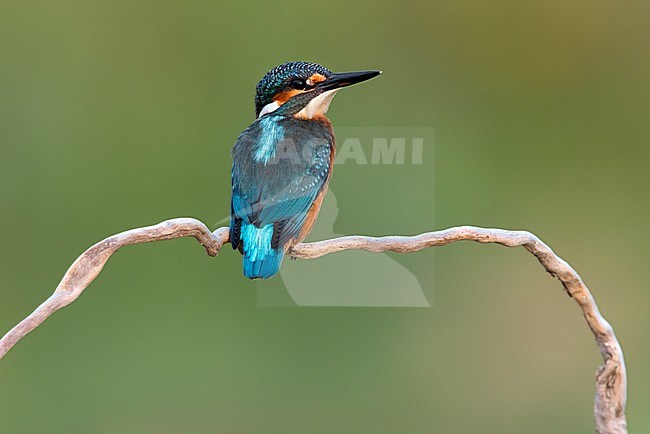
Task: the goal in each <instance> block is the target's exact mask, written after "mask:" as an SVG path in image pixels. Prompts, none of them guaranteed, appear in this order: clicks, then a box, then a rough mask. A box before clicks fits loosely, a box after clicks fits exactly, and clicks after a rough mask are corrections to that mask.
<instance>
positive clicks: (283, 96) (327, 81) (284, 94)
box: [255, 62, 381, 119]
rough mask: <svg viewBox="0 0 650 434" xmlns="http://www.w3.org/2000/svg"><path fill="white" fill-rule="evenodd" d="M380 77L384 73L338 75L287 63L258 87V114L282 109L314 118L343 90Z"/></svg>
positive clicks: (313, 65) (321, 68)
mask: <svg viewBox="0 0 650 434" xmlns="http://www.w3.org/2000/svg"><path fill="white" fill-rule="evenodd" d="M379 74H381V71H358V72H341V73H335V72H332V71H330V70H329V69H327V68H325V67H324V66H321V65H318V64H316V63H310V62H287V63H283V64H282V65H280V66H276V67H275V68H273V69H271V70H270V71H269V72H267V73H266V75H265V76H264V77H263V78H262V80H260V82H259V83H258V84H257V92H256V94H255V114H256V116H257V117H258V118H259V117H262V116H264V115H265V114H267V113H272V112H274V111H276V110H278V109H279V108H280V107H282V110H281V113H282V114H283V115H287V116H295V117H299V118H305V119H311V118H314V117H316V116H320V115H323V114H324V113H325V112H326V111H327V108H328V107H329V105H330V102H331V101H332V98H333V97H334V94H336V92H337V91H338V90H339V89H340V88H342V87H345V86H350V85H352V84H355V83H360V82H362V81H365V80H368V79H371V78H373V77H376V76H377V75H379Z"/></svg>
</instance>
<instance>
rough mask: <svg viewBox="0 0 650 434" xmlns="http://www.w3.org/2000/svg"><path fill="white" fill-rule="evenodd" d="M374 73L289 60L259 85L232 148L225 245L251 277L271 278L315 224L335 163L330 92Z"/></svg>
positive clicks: (245, 273) (269, 73) (272, 70)
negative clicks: (250, 115)
mask: <svg viewBox="0 0 650 434" xmlns="http://www.w3.org/2000/svg"><path fill="white" fill-rule="evenodd" d="M379 74H381V71H357V72H343V73H333V72H332V71H330V70H329V69H327V68H325V67H324V66H321V65H318V64H316V63H310V62H287V63H284V64H282V65H280V66H276V67H275V68H273V69H271V70H270V71H269V72H268V73H267V74H266V75H265V76H264V77H263V78H262V80H260V82H259V83H258V84H257V88H256V93H255V116H256V118H257V119H256V120H255V121H254V122H253V123H252V124H251V125H250V126H249V127H248V128H246V129H245V130H244V132H242V133H241V134H240V135H239V137H238V138H237V141H236V142H235V145H234V146H233V149H232V157H233V165H232V174H231V178H232V195H231V201H230V210H231V212H230V243H231V244H232V247H233V249H238V250H239V252H240V253H241V254H242V255H243V266H244V275H245V276H246V277H248V278H249V279H257V278H261V279H268V278H270V277H272V276H274V275H275V274H276V273H277V272H278V270H279V269H280V265H281V264H282V259H283V258H284V255H285V254H286V253H287V252H288V251H290V249H291V248H292V247H293V246H295V245H296V244H298V243H300V242H301V241H302V240H304V239H305V237H306V236H307V235H308V234H309V232H310V231H311V229H312V227H313V225H314V222H315V220H316V217H317V216H318V212H319V211H320V207H321V204H322V202H323V197H324V196H325V193H326V192H327V186H328V184H329V181H330V178H331V177H332V167H333V164H334V152H335V137H334V130H333V128H332V123H331V122H330V121H329V119H327V117H326V116H325V113H326V112H327V109H328V108H329V105H330V103H331V102H332V98H333V97H334V95H335V94H336V92H338V91H339V90H340V89H341V88H343V87H346V86H350V85H353V84H356V83H360V82H362V81H365V80H369V79H371V78H373V77H376V76H377V75H379Z"/></svg>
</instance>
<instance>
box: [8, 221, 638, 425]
mask: <svg viewBox="0 0 650 434" xmlns="http://www.w3.org/2000/svg"><path fill="white" fill-rule="evenodd" d="M181 237H194V238H196V239H197V241H198V242H199V243H200V244H201V245H203V246H204V247H205V250H206V252H207V254H208V255H210V256H216V255H217V254H218V253H219V251H220V250H221V248H222V247H223V245H224V244H225V243H227V242H228V228H225V227H223V228H219V229H217V230H216V231H214V232H210V230H209V229H208V228H207V227H206V226H205V225H204V224H203V223H201V222H200V221H198V220H196V219H192V218H178V219H172V220H167V221H164V222H162V223H159V224H157V225H155V226H147V227H143V228H138V229H132V230H130V231H126V232H122V233H120V234H117V235H113V236H111V237H109V238H106V239H105V240H103V241H100V242H99V243H97V244H95V245H94V246H92V247H91V248H89V249H88V250H86V251H85V252H84V253H83V254H82V255H81V256H80V257H79V258H77V260H76V261H75V262H74V263H73V264H72V265H71V266H70V268H69V269H68V271H67V272H66V274H65V275H64V276H63V279H62V280H61V283H59V286H57V288H56V290H55V291H54V293H53V294H52V295H51V296H50V298H48V299H47V300H46V301H45V302H44V303H43V304H41V305H40V306H39V307H38V308H37V309H36V310H35V311H34V312H33V313H32V314H31V315H29V316H28V317H27V318H25V319H24V320H22V321H21V322H20V323H18V325H16V326H15V327H14V328H13V329H11V330H10V331H9V332H8V333H7V334H6V335H5V336H4V337H3V338H2V339H0V358H2V357H4V355H5V354H6V353H7V352H8V351H9V350H10V349H11V348H12V347H13V346H14V345H15V344H16V343H17V342H18V341H19V340H20V339H22V338H23V337H24V336H25V335H27V334H28V333H29V332H31V331H32V330H34V329H35V328H36V327H38V326H39V325H40V324H41V323H42V322H43V321H45V320H46V319H47V318H48V317H49V316H50V315H52V314H53V313H54V312H56V311H57V310H59V309H61V308H62V307H65V306H67V305H68V304H70V303H72V302H73V301H74V300H76V299H77V298H78V297H79V295H81V293H82V292H83V291H84V289H86V287H87V286H88V285H89V284H90V283H91V282H92V281H93V280H94V279H95V277H97V275H98V274H99V273H100V272H101V270H102V268H103V267H104V265H105V264H106V261H108V258H109V257H110V256H111V255H112V254H113V253H115V252H116V251H117V250H118V249H119V248H121V247H124V246H128V245H131V244H140V243H148V242H153V241H162V240H170V239H173V238H181ZM463 240H467V241H474V242H478V243H496V244H501V245H503V246H507V247H517V246H522V247H524V248H525V249H526V250H528V251H529V252H530V253H532V254H533V255H534V256H535V257H536V258H537V259H538V260H539V262H540V263H541V264H542V266H543V267H544V268H545V269H546V271H548V272H549V273H550V274H551V275H552V276H553V277H555V278H557V279H558V280H559V281H560V282H561V283H562V285H563V286H564V288H565V290H566V292H567V294H568V295H569V296H570V297H572V298H573V299H574V300H575V301H576V302H577V303H578V305H579V306H580V309H581V310H582V313H583V315H584V318H585V320H586V322H587V325H588V326H589V329H590V330H591V332H592V333H593V335H594V337H595V339H596V343H597V344H598V348H599V349H600V354H601V356H602V358H603V362H604V364H603V366H601V367H599V369H598V371H597V372H596V397H595V402H594V416H595V418H596V430H597V431H598V432H599V433H601V434H605V433H616V434H618V433H626V432H627V422H626V418H625V404H626V395H627V391H626V381H627V379H626V372H625V362H624V360H623V351H622V349H621V346H620V344H619V343H618V340H617V339H616V335H615V334H614V330H613V329H612V326H611V325H610V324H609V323H608V322H607V320H605V318H603V316H602V315H601V314H600V311H599V310H598V306H597V305H596V301H595V300H594V298H593V297H592V295H591V292H590V291H589V289H588V288H587V286H586V285H585V284H584V282H583V281H582V279H581V278H580V275H579V274H578V273H577V272H576V271H575V270H574V269H573V268H572V267H571V266H570V265H569V264H568V263H567V262H565V261H564V260H563V259H562V258H560V257H559V256H557V255H556V254H555V253H554V252H553V250H551V248H550V247H549V246H547V245H546V244H544V243H543V242H542V241H541V240H540V239H539V238H537V237H536V236H535V235H533V234H531V233H529V232H525V231H507V230H503V229H485V228H478V227H473V226H461V227H455V228H450V229H445V230H442V231H437V232H427V233H424V234H421V235H416V236H412V237H401V236H389V237H366V236H348V237H341V238H334V239H331V240H325V241H318V242H315V243H304V244H298V245H296V246H295V247H294V248H293V249H292V250H291V252H290V254H291V256H292V257H294V258H300V259H314V258H318V257H320V256H324V255H327V254H330V253H335V252H340V251H342V250H366V251H368V252H373V253H378V252H385V251H393V252H398V253H412V252H417V251H419V250H422V249H426V248H429V247H436V246H444V245H446V244H449V243H453V242H456V241H463Z"/></svg>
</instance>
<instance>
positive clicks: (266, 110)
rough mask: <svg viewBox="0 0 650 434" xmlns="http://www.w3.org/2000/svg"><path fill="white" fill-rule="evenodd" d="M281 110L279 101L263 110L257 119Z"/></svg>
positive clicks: (269, 104) (271, 103)
mask: <svg viewBox="0 0 650 434" xmlns="http://www.w3.org/2000/svg"><path fill="white" fill-rule="evenodd" d="M279 108H280V104H278V102H277V101H273V102H270V103H268V104H267V105H265V106H264V107H263V108H262V111H260V115H259V116H258V117H257V118H258V119H259V118H261V117H262V116H264V115H265V114H267V113H271V112H274V111H276V110H277V109H279Z"/></svg>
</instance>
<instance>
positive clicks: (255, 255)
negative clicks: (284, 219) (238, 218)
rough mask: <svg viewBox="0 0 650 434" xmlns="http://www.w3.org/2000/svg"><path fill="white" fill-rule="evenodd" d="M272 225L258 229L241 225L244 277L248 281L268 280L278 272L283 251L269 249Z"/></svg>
mask: <svg viewBox="0 0 650 434" xmlns="http://www.w3.org/2000/svg"><path fill="white" fill-rule="evenodd" d="M272 238H273V225H272V224H269V225H266V226H264V227H261V228H258V227H256V226H255V225H253V224H250V223H242V227H241V240H242V241H243V242H244V249H243V250H244V252H243V253H244V275H245V276H246V277H248V278H249V279H256V278H262V279H268V278H269V277H272V276H274V275H275V274H277V272H278V271H279V270H280V265H281V264H282V259H283V258H284V249H283V248H282V247H280V248H278V249H273V248H271V239H272Z"/></svg>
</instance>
